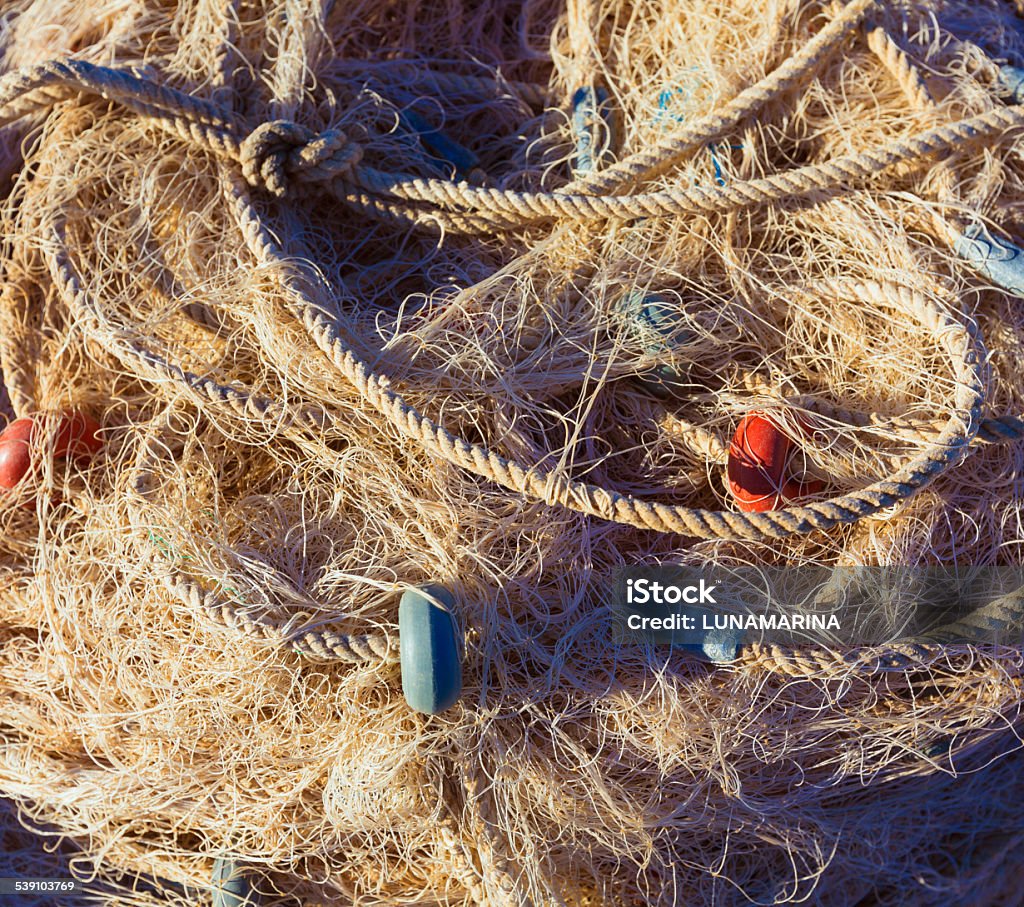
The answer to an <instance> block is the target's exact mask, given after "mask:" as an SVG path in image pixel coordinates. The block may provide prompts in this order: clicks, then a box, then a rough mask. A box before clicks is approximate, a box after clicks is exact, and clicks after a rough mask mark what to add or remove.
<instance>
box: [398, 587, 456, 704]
mask: <svg viewBox="0 0 1024 907" xmlns="http://www.w3.org/2000/svg"><path fill="white" fill-rule="evenodd" d="M454 609H455V599H454V597H453V596H452V594H451V593H450V592H449V591H448V590H447V589H446V588H445V587H444V586H439V585H436V584H434V585H429V586H424V587H423V588H421V589H409V590H408V591H407V592H406V593H405V594H404V595H403V596H402V601H401V602H400V604H399V606H398V635H399V657H400V660H401V667H402V693H403V694H404V695H405V701H406V702H408V703H409V707H410V708H412V709H415V710H416V711H417V712H423V713H425V714H427V715H436V714H438V713H439V712H443V711H444V710H445V709H448V708H451V706H453V705H455V703H456V702H458V699H459V696H460V695H461V694H462V659H461V657H460V653H459V645H458V638H457V635H456V625H455V618H454V616H453V612H454Z"/></svg>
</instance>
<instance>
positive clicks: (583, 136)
mask: <svg viewBox="0 0 1024 907" xmlns="http://www.w3.org/2000/svg"><path fill="white" fill-rule="evenodd" d="M608 100H609V95H608V92H607V91H606V90H605V89H604V88H601V87H600V86H598V87H597V88H591V87H590V86H589V85H585V86H584V87H583V88H578V89H577V90H576V93H575V94H574V95H573V96H572V131H573V135H575V136H576V163H575V167H574V169H575V170H576V172H577V173H590V172H591V171H592V170H595V169H596V168H597V165H598V163H599V162H600V159H601V157H602V155H603V154H605V153H606V152H607V151H608V150H609V149H610V148H611V147H612V144H613V141H614V136H613V134H612V122H611V115H610V111H609V109H608Z"/></svg>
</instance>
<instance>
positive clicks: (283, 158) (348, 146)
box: [239, 120, 363, 196]
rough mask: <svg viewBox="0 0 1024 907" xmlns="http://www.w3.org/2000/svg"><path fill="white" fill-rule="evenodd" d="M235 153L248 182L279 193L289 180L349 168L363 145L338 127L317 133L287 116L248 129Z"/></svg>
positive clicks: (331, 175) (316, 178)
mask: <svg viewBox="0 0 1024 907" xmlns="http://www.w3.org/2000/svg"><path fill="white" fill-rule="evenodd" d="M239 157H240V161H241V164H242V173H243V174H244V175H245V179H246V181H247V182H248V183H249V185H251V186H257V187H263V188H264V189H266V190H267V191H268V192H270V193H272V194H273V195H277V196H283V195H285V193H286V192H287V190H288V185H289V183H290V182H291V181H296V182H316V181H322V180H323V181H326V180H331V179H333V178H334V177H336V176H340V175H342V174H344V173H347V172H349V171H350V170H351V169H352V168H353V167H355V166H356V165H357V164H358V163H359V161H360V160H362V157H363V149H362V148H361V147H360V146H359V145H357V144H356V143H355V142H350V141H349V139H348V136H346V135H345V133H344V132H342V131H341V130H340V129H328V130H326V131H325V132H321V133H319V134H317V133H315V132H313V130H312V129H309V128H308V127H306V126H301V125H299V124H298V123H292V122H291V121H289V120H273V121H271V122H269V123H263V124H262V125H260V126H257V127H256V128H255V129H254V130H253V131H252V132H251V133H249V135H248V136H247V137H246V139H245V141H244V142H242V147H241V154H240V156H239Z"/></svg>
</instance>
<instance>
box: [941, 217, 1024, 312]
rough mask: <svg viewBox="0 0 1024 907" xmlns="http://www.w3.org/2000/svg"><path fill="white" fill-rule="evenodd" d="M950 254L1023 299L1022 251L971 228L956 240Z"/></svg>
mask: <svg viewBox="0 0 1024 907" xmlns="http://www.w3.org/2000/svg"><path fill="white" fill-rule="evenodd" d="M953 250H954V251H955V252H956V254H957V255H959V256H960V257H961V258H962V259H963V260H964V261H966V262H967V264H969V265H970V266H971V267H972V268H974V270H975V271H977V272H978V273H979V274H981V275H983V276H984V277H986V278H988V280H990V281H991V282H992V283H994V284H995V285H996V286H998V287H1002V288H1003V289H1004V290H1006V291H1007V292H1008V293H1013V294H1014V295H1015V296H1024V249H1021V248H1020V247H1019V246H1015V245H1014V244H1013V243H1012V242H1010V241H1009V240H1006V239H1001V238H1000V237H998V236H993V235H992V234H991V233H990V232H989V231H988V230H986V229H985V228H983V227H981V226H979V225H977V224H974V225H972V226H970V227H968V228H967V230H966V231H965V232H964V233H960V234H958V235H957V236H956V238H955V239H954V241H953Z"/></svg>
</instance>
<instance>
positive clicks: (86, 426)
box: [0, 409, 103, 506]
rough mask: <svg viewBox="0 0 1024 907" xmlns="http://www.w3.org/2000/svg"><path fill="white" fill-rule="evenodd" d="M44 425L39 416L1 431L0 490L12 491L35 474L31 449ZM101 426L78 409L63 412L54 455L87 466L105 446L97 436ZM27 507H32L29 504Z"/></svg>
mask: <svg viewBox="0 0 1024 907" xmlns="http://www.w3.org/2000/svg"><path fill="white" fill-rule="evenodd" d="M42 425H43V422H42V421H41V419H40V417H38V416H25V417H23V418H21V419H15V420H14V421H13V422H11V423H10V424H9V425H8V426H7V428H5V429H4V430H3V432H0V488H7V489H13V488H15V487H16V486H17V485H19V484H20V483H21V481H22V480H23V479H24V478H25V476H26V475H28V474H29V473H30V472H33V471H34V468H33V467H34V465H35V464H33V462H32V448H33V445H35V444H36V443H37V435H38V432H39V431H40V429H41V427H42ZM99 430H100V424H99V422H97V421H96V420H95V419H93V418H92V416H89V415H87V414H86V413H82V412H76V411H75V410H70V409H68V410H65V411H64V412H63V413H61V416H60V423H59V425H58V426H57V434H56V437H55V438H54V442H53V455H54V456H55V457H57V458H65V457H71V458H72V459H73V460H74V461H75V462H76V463H86V462H88V461H89V460H91V459H92V457H93V456H95V454H97V453H98V452H99V451H100V449H101V448H102V447H103V441H102V440H101V439H100V438H99V437H98V436H97V432H99ZM28 506H31V504H29V505H28Z"/></svg>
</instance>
